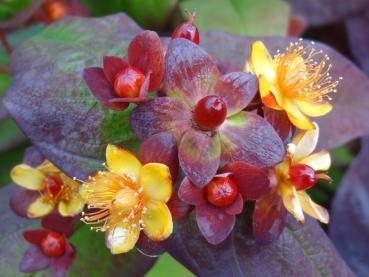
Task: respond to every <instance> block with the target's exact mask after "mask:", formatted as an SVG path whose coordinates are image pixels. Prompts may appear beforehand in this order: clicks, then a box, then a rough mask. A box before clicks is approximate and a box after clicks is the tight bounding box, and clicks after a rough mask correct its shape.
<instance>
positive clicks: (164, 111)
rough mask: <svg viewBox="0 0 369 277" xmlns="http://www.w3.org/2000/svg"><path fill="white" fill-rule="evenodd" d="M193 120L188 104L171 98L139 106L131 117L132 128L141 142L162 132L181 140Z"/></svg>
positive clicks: (159, 99) (161, 98)
mask: <svg viewBox="0 0 369 277" xmlns="http://www.w3.org/2000/svg"><path fill="white" fill-rule="evenodd" d="M191 119H192V114H191V111H190V108H189V107H188V106H187V105H186V103H184V102H183V101H181V100H179V99H175V98H171V97H159V98H155V99H154V100H152V101H150V102H148V103H144V104H142V105H139V106H138V107H136V108H135V109H134V110H133V111H132V113H131V115H130V122H131V125H132V128H133V130H134V131H135V133H136V135H137V136H138V138H139V139H141V140H146V139H148V138H149V137H151V136H152V135H155V134H158V133H162V132H168V133H171V134H173V135H174V136H175V137H176V139H177V140H179V139H180V138H181V137H182V134H183V133H184V132H185V131H186V130H188V129H189V128H190V127H191V124H192V122H191Z"/></svg>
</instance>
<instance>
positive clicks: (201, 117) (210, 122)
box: [193, 95, 227, 130]
mask: <svg viewBox="0 0 369 277" xmlns="http://www.w3.org/2000/svg"><path fill="white" fill-rule="evenodd" d="M226 116H227V106H226V104H225V103H224V101H223V100H222V99H221V98H220V97H218V96H215V95H210V96H206V97H204V98H202V99H201V100H200V101H199V102H198V103H197V105H196V107H195V109H194V113H193V119H194V121H195V123H196V124H197V125H198V127H200V128H201V129H204V130H213V129H215V128H216V127H218V126H219V125H220V124H222V123H223V121H224V120H225V118H226Z"/></svg>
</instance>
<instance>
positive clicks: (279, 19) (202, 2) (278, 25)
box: [180, 0, 290, 40]
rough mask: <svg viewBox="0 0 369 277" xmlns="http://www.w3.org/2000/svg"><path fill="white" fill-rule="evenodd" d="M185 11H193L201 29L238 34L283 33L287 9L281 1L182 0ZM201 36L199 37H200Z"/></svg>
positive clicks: (266, 34)
mask: <svg viewBox="0 0 369 277" xmlns="http://www.w3.org/2000/svg"><path fill="white" fill-rule="evenodd" d="M180 7H181V10H182V11H183V12H184V11H185V10H188V11H196V19H195V24H196V25H197V26H198V27H199V28H200V30H213V29H217V30H222V31H226V32H232V33H236V34H239V35H249V36H252V35H264V36H285V35H286V34H287V29H288V23H289V12H290V8H289V6H288V4H287V3H285V2H283V1H280V0H274V1H272V2H271V1H270V0H258V1H254V0H212V1H211V4H210V3H209V1H207V0H185V1H182V2H181V4H180ZM201 39H202V37H200V40H201Z"/></svg>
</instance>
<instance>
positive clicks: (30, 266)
mask: <svg viewBox="0 0 369 277" xmlns="http://www.w3.org/2000/svg"><path fill="white" fill-rule="evenodd" d="M47 267H49V258H48V257H47V256H46V255H45V254H44V252H42V250H41V248H40V246H38V245H31V246H30V247H28V249H27V250H26V252H24V255H23V257H22V260H21V261H20V263H19V271H21V272H24V273H31V272H37V271H40V270H42V269H45V268H47Z"/></svg>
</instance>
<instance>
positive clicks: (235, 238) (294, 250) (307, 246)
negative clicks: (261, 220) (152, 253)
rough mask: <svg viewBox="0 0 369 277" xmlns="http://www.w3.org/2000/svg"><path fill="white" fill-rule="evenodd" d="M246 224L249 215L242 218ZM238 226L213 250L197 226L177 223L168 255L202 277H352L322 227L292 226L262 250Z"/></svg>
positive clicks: (246, 227)
mask: <svg viewBox="0 0 369 277" xmlns="http://www.w3.org/2000/svg"><path fill="white" fill-rule="evenodd" d="M243 218H245V215H243ZM249 233H250V229H249V224H247V223H246V222H238V226H237V227H236V228H235V230H234V231H233V233H232V234H231V236H230V237H229V238H228V239H227V240H226V241H224V242H223V243H221V244H219V245H217V246H212V245H210V244H209V243H208V242H206V241H205V239H204V238H202V235H201V233H200V231H199V230H198V228H197V226H196V222H195V221H193V220H186V221H181V222H178V223H177V225H176V227H175V231H174V233H173V235H172V236H171V237H170V238H169V240H168V242H167V250H168V251H169V253H170V254H171V255H172V256H174V257H175V258H176V259H177V260H179V261H180V262H182V263H183V264H184V265H185V266H186V267H187V268H188V269H190V270H191V271H192V272H194V273H195V274H196V275H197V276H353V274H352V273H351V271H350V269H349V268H348V267H347V266H346V264H345V263H344V261H343V260H342V259H341V258H340V257H339V255H338V254H337V251H336V250H335V249H334V247H333V246H332V244H331V242H330V241H329V239H328V238H327V236H326V235H325V234H324V231H323V230H322V229H321V227H320V226H319V225H318V223H317V222H315V221H313V220H311V219H308V220H307V222H306V224H305V225H304V226H301V225H298V224H297V223H296V222H294V221H293V223H289V224H288V226H287V228H286V229H285V230H284V232H283V233H282V235H281V237H279V239H278V240H276V241H274V242H272V243H270V244H266V245H260V244H255V242H254V241H253V240H252V239H251V238H250V237H249V235H248V234H249Z"/></svg>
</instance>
